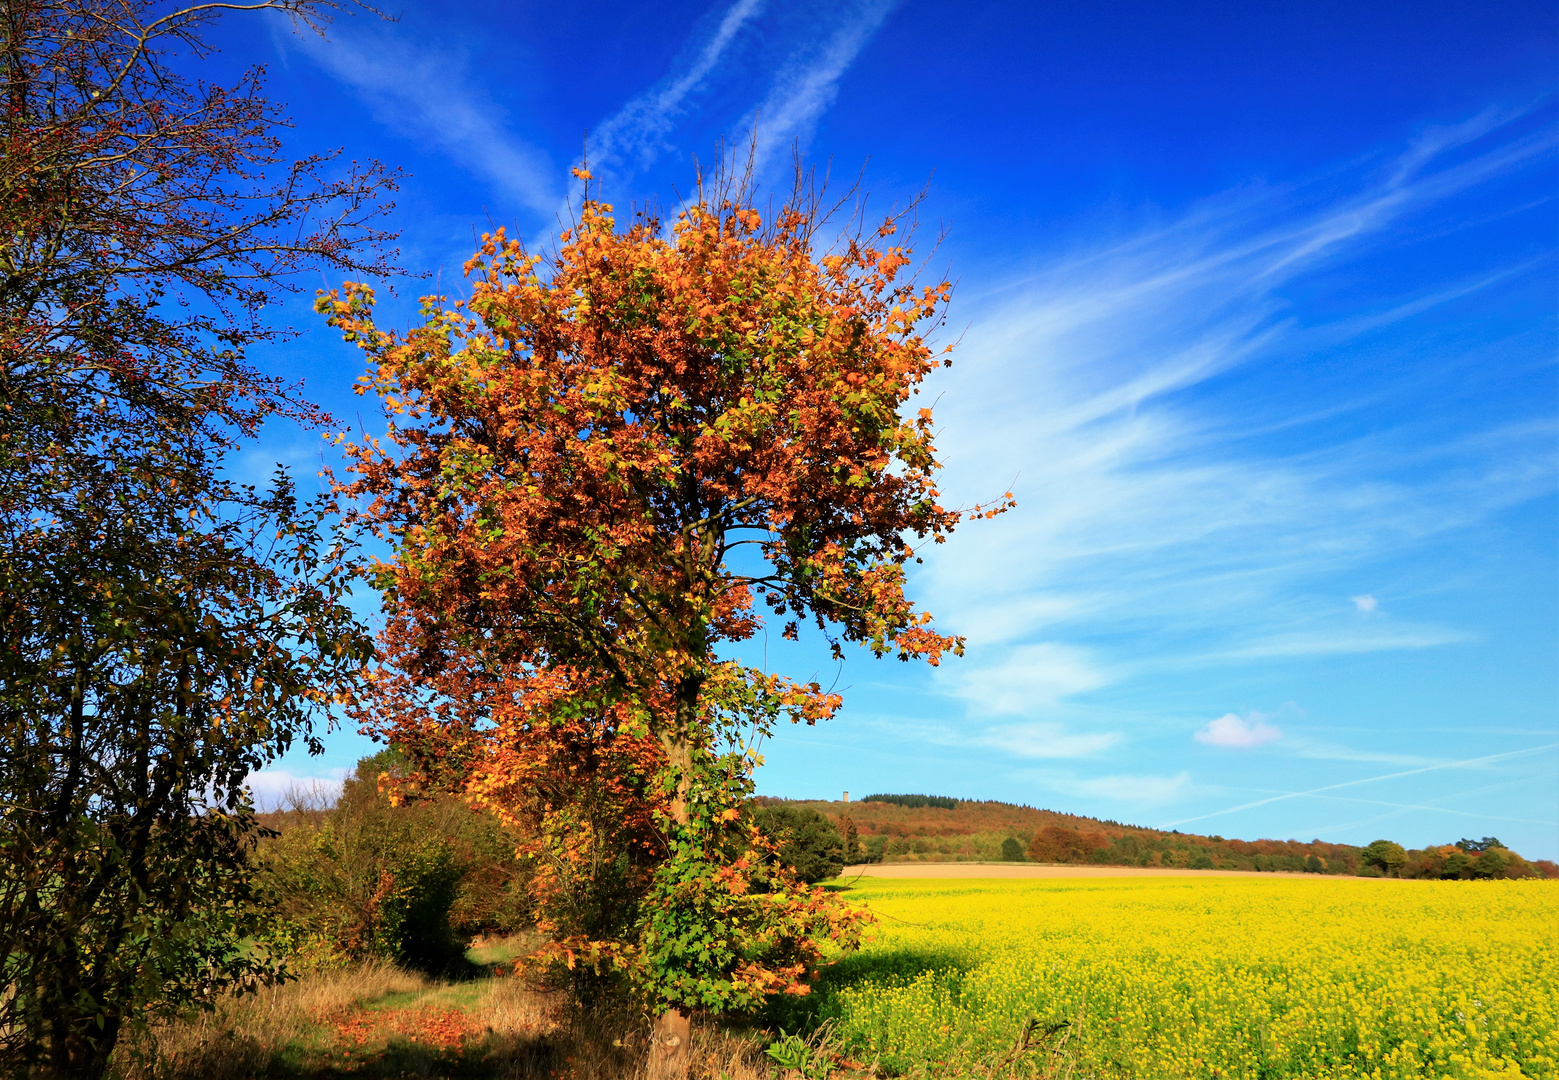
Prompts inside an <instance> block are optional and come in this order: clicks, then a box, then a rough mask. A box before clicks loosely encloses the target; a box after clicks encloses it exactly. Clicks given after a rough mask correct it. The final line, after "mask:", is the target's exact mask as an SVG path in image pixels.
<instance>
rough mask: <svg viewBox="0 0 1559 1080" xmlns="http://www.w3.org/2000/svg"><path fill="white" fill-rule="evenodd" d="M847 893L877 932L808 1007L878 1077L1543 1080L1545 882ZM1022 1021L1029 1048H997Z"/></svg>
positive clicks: (1548, 973) (861, 886) (1556, 1013)
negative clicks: (868, 913)
mask: <svg viewBox="0 0 1559 1080" xmlns="http://www.w3.org/2000/svg"><path fill="white" fill-rule="evenodd" d="M848 896H849V898H850V899H851V900H855V901H860V902H864V903H865V904H866V905H867V906H869V907H870V908H871V910H872V911H873V912H875V913H876V914H877V916H878V918H879V928H878V930H877V933H876V938H875V940H874V941H873V942H872V944H870V945H869V946H868V947H867V948H866V949H865V950H863V951H862V952H861V953H858V954H856V955H854V956H851V957H848V958H846V959H844V960H843V961H841V962H840V963H839V964H837V965H835V966H834V967H833V968H832V969H831V970H830V971H829V972H828V974H827V975H826V976H825V978H824V980H823V982H822V984H821V985H820V986H819V987H818V990H817V994H816V995H815V997H814V998H813V1001H812V1002H811V1007H812V1008H813V1009H814V1010H816V1011H815V1012H814V1014H813V1015H814V1017H816V1018H819V1019H821V1018H830V1017H831V1018H833V1019H834V1020H835V1022H836V1024H837V1031H838V1037H839V1038H840V1039H841V1040H842V1041H843V1042H844V1043H845V1045H846V1046H847V1047H848V1049H849V1052H850V1054H851V1056H854V1057H858V1058H861V1059H863V1060H865V1061H871V1060H872V1059H874V1058H875V1059H876V1060H877V1061H878V1062H879V1066H880V1067H881V1068H882V1069H883V1070H884V1071H887V1072H891V1073H898V1074H912V1075H916V1074H918V1075H929V1076H961V1075H970V1074H974V1075H989V1074H990V1071H991V1070H992V1068H993V1066H994V1065H996V1064H1000V1063H1002V1062H1003V1059H1005V1058H1008V1057H1012V1058H1013V1059H1012V1060H1011V1061H1010V1062H1009V1063H1007V1064H1005V1065H1003V1066H1002V1071H1003V1073H1004V1074H1005V1073H1006V1072H1007V1071H1009V1070H1010V1071H1012V1072H1014V1073H1017V1074H1020V1075H1021V1074H1029V1075H1045V1074H1047V1073H1051V1074H1055V1075H1065V1074H1064V1073H1062V1072H1061V1071H1060V1070H1059V1064H1060V1063H1061V1062H1062V1061H1063V1056H1062V1055H1057V1054H1053V1053H1051V1052H1050V1051H1049V1050H1048V1049H1047V1047H1048V1048H1055V1047H1056V1046H1058V1045H1062V1047H1063V1049H1064V1051H1065V1058H1064V1059H1065V1061H1066V1062H1067V1066H1066V1068H1067V1071H1074V1070H1075V1075H1076V1076H1077V1077H1086V1076H1099V1077H1141V1078H1144V1080H1150V1078H1160V1077H1208V1078H1211V1077H1218V1078H1223V1077H1240V1078H1247V1077H1248V1078H1252V1080H1255V1078H1296V1080H1297V1078H1301V1077H1303V1078H1310V1077H1315V1078H1321V1077H1327V1078H1332V1077H1379V1078H1390V1080H1395V1078H1399V1077H1414V1078H1419V1077H1436V1078H1439V1077H1455V1078H1458V1080H1473V1078H1487V1077H1494V1076H1500V1077H1507V1076H1508V1077H1515V1076H1528V1077H1559V994H1556V986H1559V948H1556V944H1555V938H1556V935H1559V885H1555V884H1551V883H1546V882H1536V881H1489V882H1460V881H1456V882H1419V881H1389V880H1361V879H1342V878H1275V877H1274V878H1189V877H1178V878H1151V879H1143V878H1130V879H1121V878H1093V879H1082V880H1077V879H1072V880H1054V879H1051V880H1022V881H1012V880H967V879H966V880H924V879H922V880H891V881H890V880H882V879H870V878H864V879H861V880H859V881H857V882H856V883H855V885H854V887H853V889H852V890H851V891H850V892H849V894H848ZM1030 1018H1033V1019H1034V1020H1035V1021H1036V1023H1035V1024H1034V1025H1033V1031H1034V1032H1035V1038H1034V1042H1035V1043H1036V1045H1038V1048H1037V1049H1033V1050H1030V1051H1028V1052H1026V1053H1023V1054H1021V1055H1016V1056H1013V1055H1011V1054H1010V1051H1011V1050H1012V1049H1013V1047H1014V1045H1015V1044H1016V1042H1017V1041H1018V1037H1019V1035H1020V1033H1021V1031H1022V1030H1023V1026H1024V1024H1025V1022H1026V1021H1028V1020H1029V1019H1030ZM1063 1023H1064V1024H1065V1026H1061V1025H1063ZM1063 1039H1064V1040H1065V1043H1064V1044H1063V1043H1062V1040H1063ZM1039 1044H1042V1045H1039Z"/></svg>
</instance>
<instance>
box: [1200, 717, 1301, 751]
mask: <svg viewBox="0 0 1559 1080" xmlns="http://www.w3.org/2000/svg"><path fill="white" fill-rule="evenodd" d="M1282 737H1283V733H1282V732H1281V731H1279V730H1278V729H1277V728H1275V727H1273V726H1272V725H1271V724H1269V723H1267V722H1266V718H1265V717H1263V716H1262V714H1261V713H1251V714H1250V716H1249V718H1244V717H1240V716H1238V715H1236V714H1234V713H1224V714H1223V715H1222V716H1220V717H1218V719H1216V720H1209V721H1208V722H1207V723H1206V724H1205V725H1204V726H1203V727H1202V729H1201V730H1200V731H1198V732H1197V733H1196V741H1197V742H1203V743H1207V744H1208V745H1209V746H1228V747H1234V748H1237V749H1241V750H1248V749H1250V748H1251V747H1255V746H1261V745H1262V744H1263V743H1269V742H1273V741H1275V740H1277V739H1281V738H1282Z"/></svg>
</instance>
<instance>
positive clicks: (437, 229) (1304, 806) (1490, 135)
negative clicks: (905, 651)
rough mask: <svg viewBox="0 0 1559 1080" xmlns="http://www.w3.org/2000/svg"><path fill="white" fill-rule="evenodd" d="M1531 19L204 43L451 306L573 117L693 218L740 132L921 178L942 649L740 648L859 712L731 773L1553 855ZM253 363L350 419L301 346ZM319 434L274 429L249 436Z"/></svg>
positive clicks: (1550, 311) (1538, 142)
mask: <svg viewBox="0 0 1559 1080" xmlns="http://www.w3.org/2000/svg"><path fill="white" fill-rule="evenodd" d="M1556 30H1559V27H1556V22H1555V13H1554V9H1553V6H1552V5H1551V4H1548V3H1517V2H1511V3H1502V4H1492V5H1491V4H1475V3H1460V4H1429V3H1414V4H1405V3H1403V4H1391V3H1378V4H1370V5H1360V4H1337V5H1326V4H1320V3H1314V4H1304V5H1278V4H1250V5H1227V4H1181V5H1162V4H1127V3H1087V4H1084V3H1071V4H1049V5H1033V4H1020V3H983V4H981V3H962V4H959V5H946V4H932V3H927V2H912V0H905V2H901V3H884V2H850V0H846V2H832V3H806V2H802V3H788V4H779V3H763V2H761V0H734V2H733V3H729V4H725V3H717V4H657V5H626V6H620V7H618V6H610V5H588V6H587V5H557V4H534V3H511V4H477V3H473V4H462V5H435V4H416V3H412V4H409V5H408V6H407V7H406V8H405V9H404V10H403V13H402V15H401V18H400V20H399V21H398V22H396V23H394V24H386V23H380V22H376V21H374V20H372V19H370V18H365V17H356V18H347V19H343V20H341V21H340V22H338V23H337V25H336V27H335V29H334V30H333V32H332V35H331V40H329V41H328V42H324V41H319V40H317V39H307V38H300V37H297V36H294V35H293V34H291V33H290V32H289V30H288V28H287V27H286V25H285V24H284V23H281V22H276V23H271V24H264V23H260V22H255V21H250V22H242V21H239V20H233V21H230V22H228V23H226V24H224V25H223V26H222V27H221V28H220V30H219V32H218V35H217V36H218V39H219V41H220V43H221V45H222V47H223V52H222V53H221V54H220V56H219V57H218V60H217V62H218V64H219V65H220V66H223V67H229V66H232V67H236V66H241V65H244V64H249V63H264V64H266V65H268V66H269V71H270V80H269V84H270V87H271V92H272V94H273V96H274V97H275V98H277V99H278V100H281V101H285V102H287V103H288V105H289V107H290V109H291V112H292V114H293V116H294V117H295V119H296V121H297V123H296V127H295V128H294V129H293V130H292V131H291V132H290V133H289V135H288V142H289V146H290V147H291V148H292V149H293V150H294V151H295V152H300V153H301V152H307V151H310V150H315V149H320V148H323V147H330V146H344V148H345V150H346V153H347V155H348V156H349V157H357V158H366V157H378V158H380V159H381V160H384V161H386V162H388V163H392V164H397V165H401V166H403V167H404V168H405V169H406V170H407V171H408V173H409V174H410V175H409V177H408V178H407V180H406V182H405V184H404V186H403V188H402V190H401V192H400V193H399V197H398V207H397V210H396V213H395V224H396V226H397V227H398V228H399V229H401V230H402V233H403V240H402V256H403V263H404V265H406V266H407V267H408V268H411V269H415V270H421V271H427V272H429V273H431V274H433V275H434V277H435V280H436V281H438V282H441V283H442V285H443V287H444V288H446V289H450V290H458V289H459V287H460V286H459V265H460V263H461V261H462V260H463V259H464V258H465V257H466V256H467V255H468V254H469V251H470V248H471V247H472V243H473V236H474V232H475V231H480V230H481V229H482V228H485V227H486V223H487V222H489V221H491V222H493V223H501V224H505V225H508V226H509V227H510V228H511V229H513V230H516V231H518V232H519V233H520V234H522V235H524V236H526V237H527V238H529V239H531V240H533V241H541V240H544V239H545V238H546V237H547V236H548V235H550V234H551V233H553V232H555V231H556V229H557V227H558V224H557V223H558V221H559V219H560V216H561V215H563V214H564V213H566V205H567V201H568V199H569V198H570V197H571V195H572V193H573V192H572V189H571V187H570V183H571V182H570V180H569V174H568V170H569V167H570V166H571V165H573V164H574V163H576V162H577V160H578V158H579V155H580V153H581V149H582V147H583V145H584V140H585V137H586V134H587V133H588V136H589V148H590V158H591V163H592V168H593V169H594V171H595V172H596V173H597V174H598V175H600V176H601V177H602V178H603V181H604V184H605V187H606V193H607V197H608V198H609V199H611V200H612V201H615V202H617V203H619V204H628V203H631V202H635V201H644V200H652V199H658V200H660V201H661V202H662V203H667V204H673V205H674V203H675V200H676V198H677V195H678V192H685V191H687V190H688V189H689V188H690V187H691V179H692V170H693V164H692V163H693V161H694V160H695V158H696V159H698V160H702V161H705V162H708V161H710V160H712V159H713V158H714V156H715V154H716V153H717V146H718V145H719V142H720V140H721V139H722V138H723V139H725V140H728V141H733V142H742V141H745V140H746V139H747V138H748V137H749V135H750V134H751V133H752V131H753V130H754V127H756V130H757V134H758V137H759V146H760V154H761V155H762V166H763V170H764V176H765V179H767V180H768V181H769V182H770V183H771V184H774V185H777V186H783V184H784V182H785V179H786V171H787V169H788V163H789V156H790V148H791V146H792V145H793V144H796V143H799V145H800V146H801V148H802V149H803V150H804V151H805V152H806V154H807V155H808V157H809V159H810V160H812V161H814V162H818V163H820V164H828V163H832V169H833V171H834V173H835V175H836V176H841V177H845V178H853V177H854V176H855V175H856V173H857V172H858V171H859V170H860V169H861V168H862V167H863V166H864V167H865V170H866V180H867V187H868V188H869V189H870V191H871V192H872V200H873V202H872V205H875V206H878V207H880V208H882V209H884V210H885V209H887V208H888V207H889V206H890V205H892V204H894V203H902V202H903V201H905V200H906V199H908V198H910V197H911V196H913V195H914V194H915V193H916V192H918V191H919V190H921V189H922V188H925V189H926V201H925V203H924V205H923V208H922V214H921V216H922V219H923V221H924V223H925V225H926V230H925V235H926V237H927V238H928V239H929V238H930V237H932V236H934V235H935V234H936V232H937V231H938V229H939V228H945V229H946V230H947V236H946V239H945V240H944V242H943V244H942V246H941V248H940V250H939V251H938V252H937V255H936V259H937V263H936V265H937V266H939V267H940V266H942V265H944V264H945V265H946V266H947V267H948V269H949V272H950V274H951V275H952V276H953V277H954V279H955V280H956V281H957V290H956V293H955V300H954V304H953V308H952V318H951V320H950V326H951V327H952V333H951V334H950V337H956V336H958V335H960V334H961V344H960V345H959V347H958V350H957V352H956V363H955V366H954V367H953V368H952V369H951V370H950V371H947V372H945V373H943V374H940V375H938V376H937V379H936V382H935V385H934V386H933V387H932V388H931V393H932V396H934V397H936V398H937V399H938V404H937V417H938V421H939V424H940V427H941V434H940V437H939V445H940V447H941V448H942V451H943V454H944V460H945V462H946V466H947V470H946V483H945V485H944V488H945V490H946V491H947V492H948V493H949V494H950V495H951V497H953V498H954V499H958V500H963V501H974V500H976V499H980V498H985V497H988V496H990V495H992V494H995V493H999V492H1001V491H1003V490H1006V489H1007V488H1009V487H1010V488H1012V489H1013V490H1014V491H1015V493H1016V494H1017V497H1018V500H1019V508H1018V509H1017V510H1016V511H1014V512H1013V513H1010V514H1008V515H1006V516H1004V517H1002V518H999V519H997V520H995V521H993V522H986V523H981V524H980V525H978V526H969V527H967V528H966V529H965V530H964V531H963V532H961V533H959V534H958V535H957V536H956V537H955V538H954V540H953V541H952V542H951V543H949V544H948V545H946V546H945V548H941V549H938V550H937V551H936V552H935V553H934V557H933V558H929V559H928V560H927V563H926V565H925V566H924V567H923V568H920V571H919V572H918V574H917V576H916V577H915V578H914V579H913V582H912V584H913V589H914V592H915V594H916V595H917V596H918V597H919V598H920V599H922V600H923V601H924V603H925V604H926V606H928V607H929V608H930V610H932V611H933V612H935V613H936V614H937V615H938V617H939V621H940V622H941V624H942V625H943V626H945V627H946V628H948V629H950V630H954V631H957V632H960V633H963V634H966V635H967V636H968V640H969V647H968V653H967V655H966V656H965V657H964V658H963V659H962V660H952V661H950V662H948V663H946V664H945V665H944V666H943V667H942V668H941V669H939V670H936V671H932V670H930V669H925V668H920V667H913V666H905V665H901V664H898V663H894V662H875V661H872V660H871V659H870V657H869V656H868V655H866V654H864V653H852V654H850V655H849V656H848V657H847V659H846V662H845V663H844V664H843V665H842V666H838V665H834V664H831V663H830V662H828V661H827V659H826V652H825V651H824V650H823V649H822V648H821V647H820V645H819V644H818V643H817V642H816V641H807V640H803V641H802V642H801V643H800V644H799V645H794V646H791V645H785V644H784V643H782V642H779V641H778V639H777V637H776V639H775V640H772V641H767V642H764V641H759V642H755V643H754V645H753V649H752V650H750V652H749V655H750V656H751V657H752V658H754V659H756V660H758V661H760V662H765V663H767V664H769V665H770V666H771V667H775V668H778V669H780V670H784V671H786V672H788V673H791V674H795V675H801V676H809V675H812V674H814V673H816V675H817V676H818V677H819V678H821V679H822V680H823V682H824V683H825V684H827V683H836V684H837V685H838V686H839V687H841V688H843V689H844V692H845V694H846V701H847V704H846V707H845V709H844V711H843V713H842V715H841V716H840V717H839V718H838V719H837V720H835V721H834V722H832V723H830V724H827V725H825V726H822V727H819V728H816V729H793V730H785V731H782V732H780V733H779V736H778V737H777V738H776V739H774V740H773V741H771V742H770V743H769V744H768V745H767V746H766V747H765V748H764V752H765V755H766V758H767V764H766V765H765V766H764V768H763V769H762V770H760V773H759V777H758V781H759V787H760V790H762V791H764V792H767V793H772V794H783V795H791V796H806V797H823V796H827V797H835V798H837V797H838V793H839V792H840V791H842V790H846V789H848V790H850V791H851V792H853V793H855V794H856V795H857V796H859V795H863V794H867V793H869V792H872V791H923V792H929V793H935V794H945V795H955V796H960V797H968V798H981V797H984V798H999V799H1005V800H1010V801H1014V802H1024V803H1029V804H1031V805H1036V806H1045V807H1051V808H1055V809H1060V810H1067V811H1073V812H1079V813H1087V814H1093V815H1097V816H1101V817H1107V818H1114V819H1117V820H1123V821H1129V822H1135V823H1140V824H1149V825H1160V826H1166V827H1179V828H1183V829H1186V830H1191V831H1198V832H1208V833H1218V834H1221V835H1225V836H1240V837H1246V838H1254V837H1296V838H1300V839H1310V838H1312V837H1321V838H1324V839H1328V840H1338V841H1346V842H1352V843H1360V842H1367V841H1369V840H1372V839H1374V838H1376V837H1378V836H1390V837H1393V838H1396V839H1399V840H1401V841H1403V842H1404V843H1407V844H1410V845H1413V846H1418V845H1423V844H1427V843H1435V842H1447V841H1450V840H1454V839H1456V838H1458V837H1461V836H1474V837H1478V836H1484V835H1496V836H1499V837H1500V838H1502V839H1503V840H1505V841H1506V842H1507V843H1509V844H1511V845H1512V846H1514V847H1516V848H1517V849H1518V850H1520V851H1523V852H1525V853H1527V854H1529V855H1531V856H1541V857H1549V858H1553V857H1556V856H1559V716H1556V703H1559V660H1556V658H1559V547H1556V539H1559V457H1556V447H1559V373H1556V365H1555V357H1556V318H1555V314H1556V303H1555V301H1556V295H1559V274H1556V259H1555V240H1556V235H1559V229H1556V224H1559V222H1556V202H1555V192H1556V183H1555V182H1556V179H1559V177H1556V153H1555V151H1556V141H1559V125H1556V120H1559V112H1556V99H1555V90H1556V87H1555V71H1556V60H1559V55H1556V44H1555V43H1556V39H1559V35H1556ZM432 287H433V286H432V285H430V284H428V283H418V282H411V283H401V284H400V285H399V286H398V287H397V288H398V292H399V297H398V299H395V300H392V301H390V302H389V303H388V304H387V305H386V311H387V312H388V313H390V315H391V317H392V320H398V321H399V322H400V323H401V324H404V323H405V322H406V321H407V320H409V318H410V317H411V304H412V301H413V300H414V298H415V296H416V295H417V294H418V293H419V292H421V291H426V290H430V289H431V288H432ZM306 299H307V298H306V297H305V298H302V299H300V300H299V302H298V303H297V304H296V305H295V310H293V311H291V312H289V317H290V318H291V319H292V320H293V321H294V322H295V323H296V324H297V325H299V326H300V327H312V326H313V325H314V322H315V320H314V317H313V316H312V314H311V313H309V311H308V306H307V303H306ZM257 359H260V360H261V361H262V362H263V363H264V364H266V365H267V366H268V367H270V368H272V369H274V370H276V371H278V372H280V373H283V374H288V375H291V376H294V377H300V378H304V379H306V381H307V386H308V389H309V392H310V394H311V396H313V397H314V398H315V400H318V401H320V402H322V403H323V404H325V405H326V406H327V407H329V408H331V409H333V410H334V411H336V413H337V415H338V416H341V417H343V418H345V419H352V418H355V416H356V415H357V413H358V412H359V411H362V412H363V413H364V418H365V420H369V421H370V422H376V421H373V420H372V416H371V413H370V412H369V411H368V407H369V404H370V403H367V402H363V401H359V400H358V399H355V398H353V397H352V396H351V395H350V393H349V392H348V387H349V385H350V382H351V380H352V379H353V378H354V377H355V376H356V375H357V374H358V369H359V360H358V358H357V357H356V355H354V354H353V353H352V352H351V351H350V350H349V349H348V348H347V347H345V346H343V345H341V344H340V343H339V342H338V341H335V340H333V339H332V337H331V335H329V334H328V333H326V332H323V331H321V330H318V329H310V330H309V331H308V332H307V333H305V334H304V335H303V336H302V337H301V338H299V339H298V340H297V341H295V342H293V343H291V344H289V345H288V346H286V347H285V348H280V349H276V350H273V351H271V352H269V353H267V354H265V355H264V356H260V357H257ZM320 455H321V448H320V447H319V445H318V443H317V442H316V441H315V440H314V439H313V437H311V436H308V435H305V434H303V433H300V432H297V431H290V430H284V429H280V428H273V429H270V430H267V432H266V433H265V436H264V440H263V442H262V445H261V446H259V447H258V448H257V449H256V450H255V452H254V453H252V454H251V455H249V458H248V464H252V466H253V467H254V468H255V469H256V470H257V471H258V470H261V469H263V468H266V467H268V465H269V463H270V462H272V461H275V460H282V461H285V462H287V463H289V464H292V465H294V466H295V467H297V468H299V469H301V470H311V469H312V468H313V467H315V466H316V465H317V463H318V461H319V459H320ZM368 749H371V747H369V745H368V744H367V741H366V740H364V739H363V738H362V737H360V736H356V735H354V734H352V733H349V732H341V733H337V734H336V735H334V736H332V738H331V739H330V741H329V750H328V752H327V753H326V754H325V755H324V756H323V757H320V758H313V759H310V758H307V757H302V756H297V755H294V756H292V757H289V758H288V759H286V760H285V761H283V762H282V763H281V764H280V765H279V766H278V767H277V768H276V769H275V770H272V772H271V773H270V774H269V775H268V776H267V777H265V778H263V779H261V780H260V781H259V782H258V783H257V788H258V789H259V790H261V792H262V794H263V793H265V792H267V791H274V790H276V789H277V788H279V787H281V786H285V784H286V783H289V782H292V781H293V780H295V779H297V778H303V777H310V776H316V777H327V778H328V777H332V776H339V775H340V770H342V769H343V768H345V767H347V766H348V765H350V763H351V762H352V761H353V760H354V759H355V758H356V757H357V756H358V755H359V754H361V753H363V752H365V751H367V750H368Z"/></svg>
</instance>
